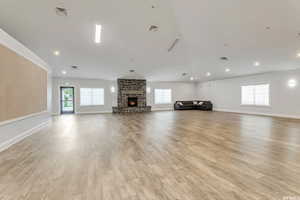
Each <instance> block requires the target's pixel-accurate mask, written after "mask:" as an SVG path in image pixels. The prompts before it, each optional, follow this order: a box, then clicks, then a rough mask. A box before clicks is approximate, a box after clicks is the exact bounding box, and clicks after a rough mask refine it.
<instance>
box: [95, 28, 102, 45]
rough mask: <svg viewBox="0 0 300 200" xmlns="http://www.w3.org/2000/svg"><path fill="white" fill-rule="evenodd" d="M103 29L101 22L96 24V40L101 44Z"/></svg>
mask: <svg viewBox="0 0 300 200" xmlns="http://www.w3.org/2000/svg"><path fill="white" fill-rule="evenodd" d="M101 31H102V26H101V25H100V24H96V28H95V42H96V43H97V44H99V43H100V42H101Z"/></svg>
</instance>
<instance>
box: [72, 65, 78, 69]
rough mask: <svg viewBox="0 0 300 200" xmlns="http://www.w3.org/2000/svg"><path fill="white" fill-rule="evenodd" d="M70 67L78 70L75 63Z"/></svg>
mask: <svg viewBox="0 0 300 200" xmlns="http://www.w3.org/2000/svg"><path fill="white" fill-rule="evenodd" d="M71 68H72V69H74V70H78V69H79V67H78V66H75V65H73V66H71Z"/></svg>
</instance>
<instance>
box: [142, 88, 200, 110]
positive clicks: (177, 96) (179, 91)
mask: <svg viewBox="0 0 300 200" xmlns="http://www.w3.org/2000/svg"><path fill="white" fill-rule="evenodd" d="M147 87H150V88H151V93H150V94H147V104H148V105H151V106H152V110H169V109H173V104H174V102H175V101H178V100H195V99H196V98H197V93H196V84H195V83H192V82H191V83H188V82H186V83H185V82H147ZM155 88H156V89H171V90H172V104H163V105H155V104H154V89H155Z"/></svg>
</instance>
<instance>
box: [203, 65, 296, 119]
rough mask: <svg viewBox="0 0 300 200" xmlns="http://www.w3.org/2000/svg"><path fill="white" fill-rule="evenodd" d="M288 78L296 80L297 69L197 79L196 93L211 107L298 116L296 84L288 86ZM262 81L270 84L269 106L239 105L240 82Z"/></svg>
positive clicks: (250, 83) (241, 84)
mask: <svg viewBox="0 0 300 200" xmlns="http://www.w3.org/2000/svg"><path fill="white" fill-rule="evenodd" d="M289 79H296V80H298V81H299V83H300V70H289V71H280V72H273V73H266V74H260V75H253V76H246V77H239V78H233V79H225V80H217V81H210V82H205V83H199V84H198V85H197V93H198V97H199V98H200V99H204V100H211V101H212V102H213V104H214V109H215V110H220V111H232V112H241V113H253V114H266V115H274V116H283V117H293V118H300V85H298V86H296V87H295V88H289V87H288V85H287V82H288V80H289ZM264 83H269V84H270V104H271V106H270V107H258V106H242V105H241V86H243V85H253V84H264Z"/></svg>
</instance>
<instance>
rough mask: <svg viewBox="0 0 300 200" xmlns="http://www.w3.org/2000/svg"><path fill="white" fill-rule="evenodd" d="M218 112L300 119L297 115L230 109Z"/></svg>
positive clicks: (218, 110)
mask: <svg viewBox="0 0 300 200" xmlns="http://www.w3.org/2000/svg"><path fill="white" fill-rule="evenodd" d="M214 111H217V112H229V113H240V114H248V115H262V116H269V117H280V118H291V119H300V116H297V115H283V114H275V113H261V112H248V111H242V110H230V109H218V108H216V109H214Z"/></svg>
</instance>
